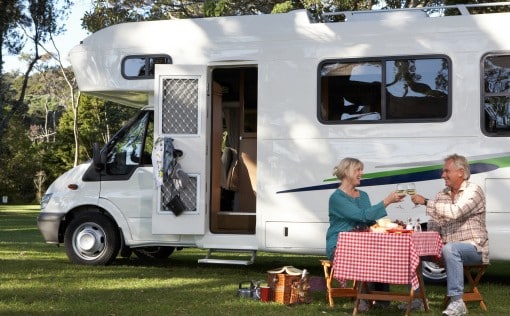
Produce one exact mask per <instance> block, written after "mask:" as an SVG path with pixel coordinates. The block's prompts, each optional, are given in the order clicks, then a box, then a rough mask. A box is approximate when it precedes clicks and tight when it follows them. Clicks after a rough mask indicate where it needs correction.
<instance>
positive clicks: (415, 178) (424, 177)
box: [276, 162, 498, 194]
mask: <svg viewBox="0 0 510 316" xmlns="http://www.w3.org/2000/svg"><path fill="white" fill-rule="evenodd" d="M470 169H471V174H476V173H483V172H489V171H493V170H496V169H498V166H497V165H495V164H489V163H481V162H480V163H473V164H470ZM441 173H442V166H441V167H440V168H438V169H434V170H427V171H418V172H411V173H406V174H395V175H391V176H384V177H378V178H373V179H362V180H361V184H360V187H370V186H375V185H386V184H397V183H407V182H421V181H428V180H437V179H440V178H441ZM339 183H340V182H334V183H328V184H321V185H315V186H310V187H303V188H296V189H290V190H283V191H277V192H276V193H277V194H280V193H294V192H306V191H319V190H331V189H336V188H338V185H339Z"/></svg>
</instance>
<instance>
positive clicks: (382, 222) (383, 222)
mask: <svg viewBox="0 0 510 316" xmlns="http://www.w3.org/2000/svg"><path fill="white" fill-rule="evenodd" d="M402 224H403V223H402V222H401V221H398V220H396V221H394V222H392V221H391V219H389V218H381V219H379V220H378V221H377V223H375V224H374V225H372V226H370V231H371V232H373V233H402V232H405V233H407V232H410V231H408V230H406V229H405V227H404V225H402Z"/></svg>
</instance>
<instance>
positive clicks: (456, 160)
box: [444, 154, 471, 180]
mask: <svg viewBox="0 0 510 316" xmlns="http://www.w3.org/2000/svg"><path fill="white" fill-rule="evenodd" d="M448 160H451V161H453V164H454V165H455V167H457V168H458V169H463V170H464V180H468V179H469V178H470V177H471V170H470V169H469V162H468V160H467V159H466V157H464V156H461V155H457V154H453V155H449V156H448V157H446V158H445V159H444V161H445V162H447V161H448Z"/></svg>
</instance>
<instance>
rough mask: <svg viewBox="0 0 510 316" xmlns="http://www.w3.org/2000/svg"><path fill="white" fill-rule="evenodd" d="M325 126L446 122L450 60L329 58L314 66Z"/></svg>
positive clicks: (424, 58) (441, 58)
mask: <svg viewBox="0 0 510 316" xmlns="http://www.w3.org/2000/svg"><path fill="white" fill-rule="evenodd" d="M319 75H320V81H319V82H320V85H321V87H320V89H319V91H320V96H319V118H320V120H321V121H322V122H324V123H342V124H345V123H362V122H374V121H375V122H385V121H390V122H405V121H410V120H427V121H431V120H435V121H438V120H446V119H447V118H448V115H449V112H450V110H449V109H450V104H449V103H450V102H449V91H450V79H449V78H450V62H449V60H448V59H446V58H443V57H419V58H418V57H413V58H398V59H397V58H378V59H370V60H348V61H344V60H329V61H325V62H323V63H322V64H321V65H320V66H319Z"/></svg>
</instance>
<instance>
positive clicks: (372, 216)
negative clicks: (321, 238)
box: [326, 189, 387, 260]
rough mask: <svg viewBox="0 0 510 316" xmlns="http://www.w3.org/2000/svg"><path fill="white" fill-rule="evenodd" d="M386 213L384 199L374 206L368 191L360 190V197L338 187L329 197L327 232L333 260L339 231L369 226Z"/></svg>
mask: <svg viewBox="0 0 510 316" xmlns="http://www.w3.org/2000/svg"><path fill="white" fill-rule="evenodd" d="M386 215H387V213H386V209H385V208H384V203H383V201H381V202H379V203H377V204H375V205H373V206H372V204H371V203H370V198H369V197H368V194H367V193H366V192H364V191H361V190H359V197H357V198H353V197H351V196H350V195H347V194H346V193H345V192H343V191H342V190H340V189H336V190H335V192H333V194H331V196H330V197H329V228H328V232H327V233H326V254H327V256H328V258H329V259H330V260H333V255H334V251H335V247H336V242H337V240H338V233H340V232H348V231H351V230H353V229H354V228H367V227H369V226H371V225H373V224H374V223H375V221H376V220H378V219H379V218H382V217H384V216H386Z"/></svg>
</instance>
